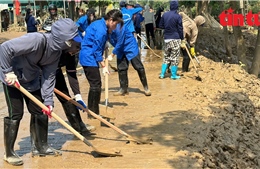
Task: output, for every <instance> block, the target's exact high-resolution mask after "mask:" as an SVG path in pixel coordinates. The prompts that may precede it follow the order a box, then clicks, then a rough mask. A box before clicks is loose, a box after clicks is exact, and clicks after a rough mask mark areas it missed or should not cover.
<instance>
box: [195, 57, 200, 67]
mask: <svg viewBox="0 0 260 169" xmlns="http://www.w3.org/2000/svg"><path fill="white" fill-rule="evenodd" d="M194 58H195V60H196V62H197V63H198V65H199V67H201V65H200V61H199V59H198V58H197V56H196V55H194Z"/></svg>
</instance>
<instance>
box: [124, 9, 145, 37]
mask: <svg viewBox="0 0 260 169" xmlns="http://www.w3.org/2000/svg"><path fill="white" fill-rule="evenodd" d="M142 10H143V8H141V7H137V8H133V9H126V8H121V12H122V14H123V20H124V25H126V27H127V29H129V31H130V32H135V28H134V23H133V20H132V18H133V15H134V14H136V13H138V12H141V11H142Z"/></svg>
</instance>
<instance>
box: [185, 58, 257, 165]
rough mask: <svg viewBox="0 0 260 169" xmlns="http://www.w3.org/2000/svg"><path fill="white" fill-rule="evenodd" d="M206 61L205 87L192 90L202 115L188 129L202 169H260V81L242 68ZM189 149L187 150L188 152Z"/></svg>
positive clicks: (203, 60)
mask: <svg viewBox="0 0 260 169" xmlns="http://www.w3.org/2000/svg"><path fill="white" fill-rule="evenodd" d="M199 58H200V59H201V60H202V65H203V71H200V74H201V77H202V79H203V81H202V83H201V84H198V85H196V86H192V87H190V90H189V91H188V92H187V94H186V95H185V97H187V98H193V101H194V102H196V103H197V111H198V112H200V113H199V115H198V116H197V118H196V119H194V121H198V123H194V124H195V125H194V126H191V127H189V128H186V129H185V131H187V136H188V138H189V139H190V141H191V144H189V145H187V147H186V148H187V149H188V150H189V151H194V150H197V151H198V152H199V153H200V154H201V155H197V156H196V157H197V158H198V159H199V160H198V161H199V162H200V164H201V167H202V168H227V169H229V168H238V169H245V168H259V167H260V141H259V140H260V137H259V135H260V127H259V119H260V99H259V98H260V88H259V85H260V80H259V79H257V78H256V77H255V76H254V75H249V74H248V73H247V72H245V71H244V70H243V69H242V68H241V67H240V66H239V65H231V64H223V63H221V62H219V63H216V62H213V61H212V60H209V59H207V58H205V57H202V56H201V57H199ZM186 148H185V149H186Z"/></svg>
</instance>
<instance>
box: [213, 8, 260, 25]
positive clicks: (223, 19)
mask: <svg viewBox="0 0 260 169" xmlns="http://www.w3.org/2000/svg"><path fill="white" fill-rule="evenodd" d="M233 12H234V10H233V9H232V8H229V9H228V10H225V11H223V12H222V13H221V14H220V15H219V16H218V17H219V22H220V24H221V25H222V26H244V25H245V22H246V23H247V25H249V26H260V21H259V15H260V12H259V13H257V14H253V13H252V11H249V12H248V14H246V15H245V16H244V15H243V14H234V13H233Z"/></svg>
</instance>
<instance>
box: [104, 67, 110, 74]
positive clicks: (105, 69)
mask: <svg viewBox="0 0 260 169" xmlns="http://www.w3.org/2000/svg"><path fill="white" fill-rule="evenodd" d="M102 71H103V74H104V76H105V74H106V73H107V74H108V75H109V74H110V73H109V71H108V69H107V67H106V66H104V67H103V70H102Z"/></svg>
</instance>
